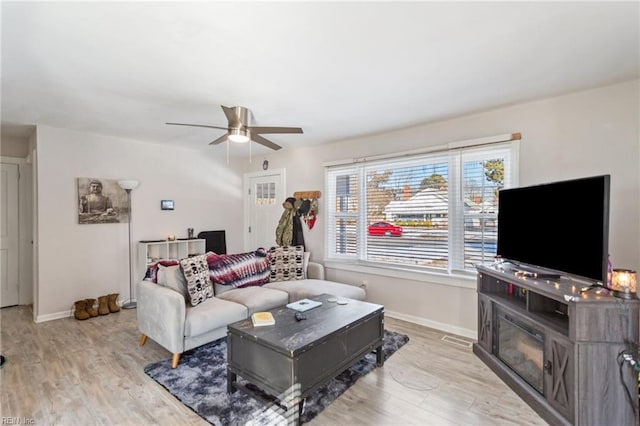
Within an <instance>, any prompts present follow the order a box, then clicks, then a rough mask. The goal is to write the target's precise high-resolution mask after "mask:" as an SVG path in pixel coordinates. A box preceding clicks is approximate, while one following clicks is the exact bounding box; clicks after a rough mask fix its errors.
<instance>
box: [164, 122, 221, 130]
mask: <svg viewBox="0 0 640 426" xmlns="http://www.w3.org/2000/svg"><path fill="white" fill-rule="evenodd" d="M165 124H168V125H170V126H191V127H206V128H208V129H220V130H228V127H220V126H208V125H206V124H187V123H165Z"/></svg>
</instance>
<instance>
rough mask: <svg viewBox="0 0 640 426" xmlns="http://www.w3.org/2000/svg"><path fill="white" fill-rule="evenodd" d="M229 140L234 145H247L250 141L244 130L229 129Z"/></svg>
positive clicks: (247, 133)
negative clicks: (234, 143)
mask: <svg viewBox="0 0 640 426" xmlns="http://www.w3.org/2000/svg"><path fill="white" fill-rule="evenodd" d="M228 138H229V140H230V141H231V142H236V143H247V142H249V140H250V139H251V138H250V137H249V131H248V130H246V129H229V136H228Z"/></svg>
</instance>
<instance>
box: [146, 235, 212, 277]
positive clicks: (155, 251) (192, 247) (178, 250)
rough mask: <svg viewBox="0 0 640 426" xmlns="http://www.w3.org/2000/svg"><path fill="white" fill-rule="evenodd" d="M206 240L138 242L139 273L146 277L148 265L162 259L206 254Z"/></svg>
mask: <svg viewBox="0 0 640 426" xmlns="http://www.w3.org/2000/svg"><path fill="white" fill-rule="evenodd" d="M205 245H206V240H204V239H201V238H193V239H180V240H174V241H168V240H166V241H151V242H147V241H141V242H139V243H138V271H137V273H138V275H139V278H140V279H142V278H144V274H145V273H146V271H147V267H148V266H149V265H151V264H153V263H155V262H157V261H158V260H160V259H184V258H185V257H190V256H192V255H196V254H204V253H205V252H206V251H205Z"/></svg>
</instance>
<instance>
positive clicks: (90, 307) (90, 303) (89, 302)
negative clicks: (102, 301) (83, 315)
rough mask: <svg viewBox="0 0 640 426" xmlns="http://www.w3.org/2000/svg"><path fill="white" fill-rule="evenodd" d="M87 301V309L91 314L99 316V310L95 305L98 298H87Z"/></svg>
mask: <svg viewBox="0 0 640 426" xmlns="http://www.w3.org/2000/svg"><path fill="white" fill-rule="evenodd" d="M85 302H87V307H86V309H87V313H88V314H89V316H91V317H97V316H98V311H96V310H95V308H94V307H93V306H94V305H95V304H96V299H85Z"/></svg>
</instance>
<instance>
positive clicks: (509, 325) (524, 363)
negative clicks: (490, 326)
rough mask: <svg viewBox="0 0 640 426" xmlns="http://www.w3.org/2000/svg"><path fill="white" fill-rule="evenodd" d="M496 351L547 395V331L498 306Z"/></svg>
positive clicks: (527, 380)
mask: <svg viewBox="0 0 640 426" xmlns="http://www.w3.org/2000/svg"><path fill="white" fill-rule="evenodd" d="M495 320H496V321H495V323H496V324H497V327H495V328H494V333H495V335H494V342H495V346H494V348H493V351H494V355H496V356H497V357H498V358H499V359H500V360H501V361H502V362H503V363H505V365H507V366H508V367H509V368H510V369H512V370H513V371H514V372H515V373H516V374H517V375H518V376H520V377H521V378H522V379H523V380H524V381H526V382H527V383H529V385H531V386H532V387H533V388H534V389H535V390H537V391H538V392H539V393H540V394H541V395H544V367H543V366H544V333H543V332H541V331H540V330H538V329H536V328H535V327H534V326H532V325H531V324H529V323H528V321H526V320H524V319H522V318H519V317H516V316H515V315H512V314H511V313H509V312H507V311H505V310H503V309H497V310H496V318H495Z"/></svg>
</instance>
